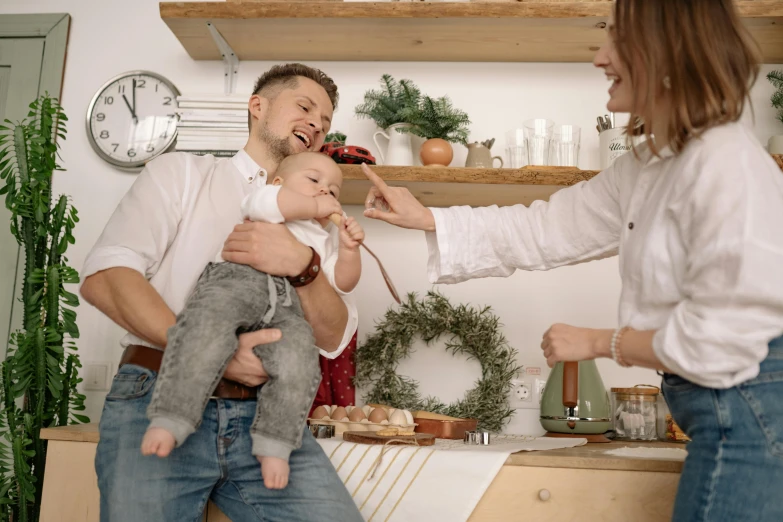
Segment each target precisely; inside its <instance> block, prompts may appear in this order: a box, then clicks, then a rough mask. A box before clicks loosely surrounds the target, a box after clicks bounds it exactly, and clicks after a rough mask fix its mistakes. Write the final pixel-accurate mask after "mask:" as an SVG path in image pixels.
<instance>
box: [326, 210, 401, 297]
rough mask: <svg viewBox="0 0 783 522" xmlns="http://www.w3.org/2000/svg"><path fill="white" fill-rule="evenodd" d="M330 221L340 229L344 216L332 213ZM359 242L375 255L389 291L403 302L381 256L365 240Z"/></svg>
mask: <svg viewBox="0 0 783 522" xmlns="http://www.w3.org/2000/svg"><path fill="white" fill-rule="evenodd" d="M329 221H331V222H332V223H334V224H335V225H336V226H337V228H338V229H339V228H340V226H341V225H342V223H343V217H342V216H341V215H340V214H332V215H331V216H329ZM359 244H360V245H362V246H363V247H364V249H365V250H366V251H367V253H368V254H370V255H371V256H372V257H373V259H375V261H376V262H377V263H378V268H380V269H381V275H382V276H383V280H384V281H385V282H386V287H387V288H388V289H389V292H391V295H392V297H393V298H394V300H395V301H397V304H401V303H402V301H400V296H399V294H398V293H397V289H396V288H394V283H392V280H391V277H389V274H388V273H387V272H386V269H385V268H383V263H381V260H380V258H378V256H376V255H375V253H374V252H373V251H372V250H370V249H369V248H367V245H365V244H364V242H362V243H359Z"/></svg>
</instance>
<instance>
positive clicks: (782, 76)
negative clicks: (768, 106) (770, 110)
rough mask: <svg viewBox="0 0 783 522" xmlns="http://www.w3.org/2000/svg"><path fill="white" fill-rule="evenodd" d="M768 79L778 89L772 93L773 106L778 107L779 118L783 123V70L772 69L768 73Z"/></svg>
mask: <svg viewBox="0 0 783 522" xmlns="http://www.w3.org/2000/svg"><path fill="white" fill-rule="evenodd" d="M767 79H768V80H769V81H770V83H772V85H773V86H774V87H775V89H776V91H775V93H774V94H773V95H772V106H773V107H774V108H775V109H777V111H778V120H780V122H781V123H783V71H772V72H770V73H769V74H768V75H767Z"/></svg>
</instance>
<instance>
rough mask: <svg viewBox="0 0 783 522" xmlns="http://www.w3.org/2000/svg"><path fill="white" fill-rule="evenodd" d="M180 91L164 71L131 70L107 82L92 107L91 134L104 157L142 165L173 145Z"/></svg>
mask: <svg viewBox="0 0 783 522" xmlns="http://www.w3.org/2000/svg"><path fill="white" fill-rule="evenodd" d="M179 94H180V92H179V90H178V89H177V88H176V87H175V86H174V84H173V83H171V82H170V81H169V80H167V79H166V78H164V77H163V76H161V75H159V74H156V73H153V72H149V71H129V72H126V73H122V74H120V75H118V76H115V77H114V78H112V79H110V80H109V81H107V82H106V83H105V84H103V86H102V87H101V88H100V89H98V92H96V93H95V96H93V98H92V101H91V102H90V106H89V107H88V109H87V139H88V140H89V141H90V145H91V146H92V148H93V150H95V152H96V153H97V154H98V156H100V157H101V158H102V159H103V160H105V161H107V162H108V163H110V164H112V165H114V166H115V167H119V168H122V169H127V170H137V169H140V168H142V167H143V166H144V165H145V164H146V163H147V162H148V161H150V160H151V159H153V158H155V157H157V156H159V155H161V154H163V153H164V152H167V151H169V150H171V149H172V148H173V145H174V141H175V139H176V137H177V112H176V109H177V96H179Z"/></svg>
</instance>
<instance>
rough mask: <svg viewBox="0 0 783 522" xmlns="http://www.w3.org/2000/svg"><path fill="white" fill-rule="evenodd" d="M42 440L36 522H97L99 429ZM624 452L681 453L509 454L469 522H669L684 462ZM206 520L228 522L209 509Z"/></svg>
mask: <svg viewBox="0 0 783 522" xmlns="http://www.w3.org/2000/svg"><path fill="white" fill-rule="evenodd" d="M41 437H42V438H44V439H47V440H49V441H50V442H49V450H48V454H47V468H46V478H45V481H44V491H43V500H42V510H41V522H54V521H62V520H68V521H69V522H71V521H72V522H97V521H98V505H99V504H98V503H99V496H98V485H97V479H96V476H95V467H94V460H95V448H96V445H97V443H98V425H97V424H83V425H77V426H67V427H61V428H47V429H44V430H41ZM623 447H644V448H650V447H654V448H678V449H685V448H686V446H685V445H683V444H676V443H665V442H649V443H634V442H620V441H617V442H610V443H608V444H587V445H584V446H580V447H577V448H569V449H559V450H548V451H530V452H519V453H515V454H512V455H510V456H509V458H508V460H507V461H506V464H505V465H504V466H503V468H502V469H501V470H500V472H499V473H498V475H497V476H496V477H495V480H494V481H493V482H492V484H491V485H490V486H489V488H488V489H487V491H486V492H485V493H484V496H483V497H482V498H481V500H480V501H479V503H478V505H477V506H476V509H475V510H474V511H473V514H472V515H471V517H470V519H469V522H508V521H513V520H522V519H523V518H524V519H530V520H533V519H536V520H542V521H546V520H556V519H557V520H563V521H569V520H587V521H590V520H601V521H602V522H612V521H618V522H619V521H627V520H633V521H634V522H653V521H666V520H669V519H670V518H671V513H672V509H673V505H674V497H675V494H676V491H677V484H678V482H679V478H680V472H681V470H682V461H680V460H669V459H660V458H640V457H629V456H615V455H607V454H606V452H607V451H610V450H614V449H618V448H623ZM586 508H587V509H588V510H589V511H586ZM205 520H206V522H228V520H229V519H228V518H226V517H225V515H223V514H222V513H220V512H219V511H218V510H217V509H215V508H214V507H213V506H212V507H210V510H209V512H208V514H207V516H206V518H205Z"/></svg>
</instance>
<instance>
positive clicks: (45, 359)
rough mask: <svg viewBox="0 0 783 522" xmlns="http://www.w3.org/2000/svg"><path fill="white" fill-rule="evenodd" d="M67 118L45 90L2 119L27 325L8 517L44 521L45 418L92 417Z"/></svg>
mask: <svg viewBox="0 0 783 522" xmlns="http://www.w3.org/2000/svg"><path fill="white" fill-rule="evenodd" d="M66 121H67V118H66V116H65V114H64V113H63V110H62V108H61V107H60V105H59V104H58V102H57V100H56V99H55V98H51V97H49V96H48V95H45V96H41V97H40V98H38V99H36V100H35V101H34V102H33V103H31V104H30V111H29V113H28V115H27V118H26V119H25V120H24V121H22V122H20V123H17V124H13V123H12V122H10V121H8V120H6V122H5V125H0V179H2V180H4V181H5V185H4V186H3V188H2V189H0V195H3V194H4V195H5V204H6V207H7V208H8V209H9V210H10V211H11V232H12V233H13V235H14V237H15V238H16V240H17V242H18V243H19V244H20V245H21V246H22V247H23V249H24V280H23V282H22V299H21V300H22V304H23V306H24V317H23V324H22V329H21V330H18V331H16V332H14V333H13V334H12V335H11V338H10V343H9V346H8V350H7V352H6V358H5V360H4V361H3V363H2V371H1V372H0V379H1V380H2V382H1V385H0V404H1V405H2V406H0V408H2V409H1V410H0V521H13V522H27V521H33V522H35V521H37V520H38V517H39V515H40V505H41V493H42V490H43V488H42V485H43V476H44V468H45V464H46V443H45V441H44V440H42V439H41V437H40V432H41V428H45V427H49V426H64V425H66V424H69V423H70V424H73V423H80V422H89V419H88V418H87V417H85V416H83V415H79V414H77V413H75V412H78V411H83V410H84V409H85V408H84V395H81V394H79V393H77V391H76V385H77V384H78V383H79V382H81V379H80V378H79V376H78V369H79V368H81V364H80V362H79V357H78V355H77V354H76V353H75V351H76V346H75V344H74V342H73V339H76V338H78V337H79V329H78V328H77V326H76V312H75V311H74V310H73V308H74V307H76V306H78V304H79V299H78V297H77V296H76V295H75V294H73V293H71V292H69V291H68V290H66V289H65V285H66V284H75V283H78V282H79V274H78V273H77V272H76V270H74V269H73V268H71V267H69V266H68V264H67V262H68V260H67V258H66V257H65V252H66V250H67V248H68V245H69V244H73V242H74V237H73V229H74V226H75V224H76V222H77V221H78V217H77V212H76V209H75V208H74V207H73V206H72V205H71V204H70V202H69V201H68V198H67V197H66V196H64V195H63V196H60V197H59V198H58V199H56V200H55V199H53V197H52V175H53V173H54V171H56V170H63V169H62V168H61V167H60V166H59V165H58V163H57V159H58V149H59V145H58V142H57V140H58V138H59V139H65V133H66V130H65V122H66Z"/></svg>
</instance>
